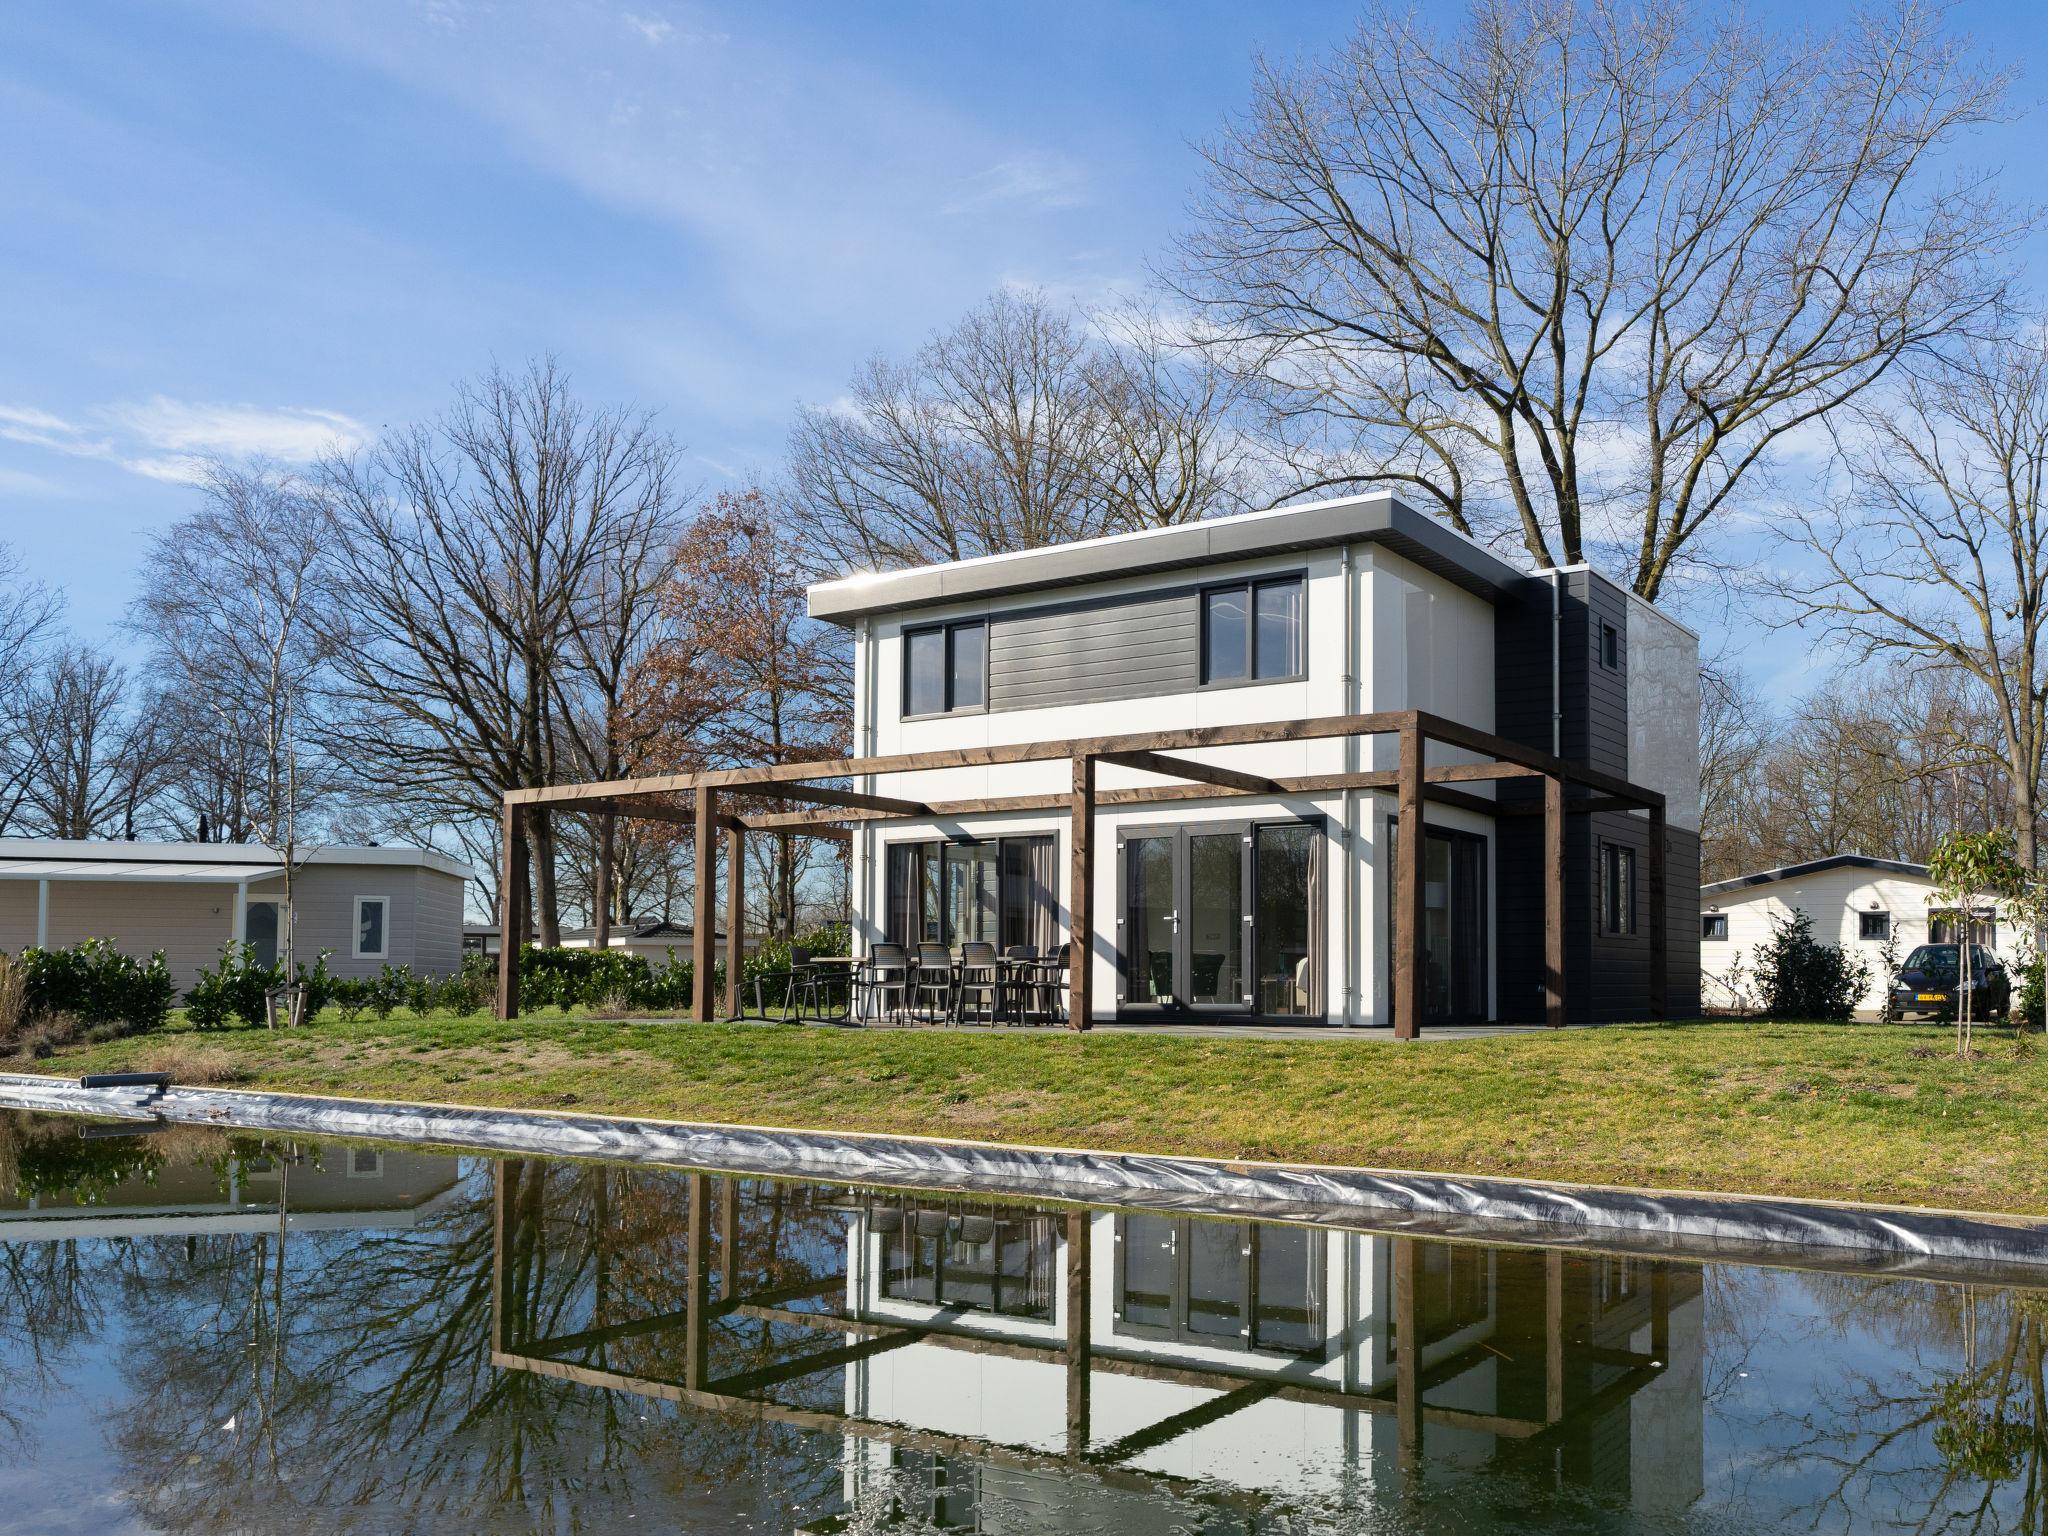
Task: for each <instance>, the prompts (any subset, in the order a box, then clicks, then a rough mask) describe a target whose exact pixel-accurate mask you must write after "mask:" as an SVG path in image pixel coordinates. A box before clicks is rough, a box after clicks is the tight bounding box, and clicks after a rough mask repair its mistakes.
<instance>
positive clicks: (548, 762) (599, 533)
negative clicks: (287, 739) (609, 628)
mask: <svg viewBox="0 0 2048 1536" xmlns="http://www.w3.org/2000/svg"><path fill="white" fill-rule="evenodd" d="M677 453H678V450H677V448H676V446H675V444H674V442H673V441H672V440H671V439H670V438H669V437H667V436H666V435H665V434H663V433H661V432H659V431H657V430H656V428H655V426H654V424H653V421H652V419H651V418H650V417H648V416H646V415H642V414H636V413H633V412H630V411H626V410H619V409H604V410H592V409H588V408H586V407H584V406H583V405H581V404H580V403H578V402H577V400H576V399H575V398H574V397H573V396H572V394H571V393H570V388H569V380H568V378H567V377H566V375H564V374H563V373H562V371H561V370H560V369H559V368H558V367H557V366H556V364H555V363H554V362H553V361H552V360H548V361H543V362H538V363H535V364H532V365H530V366H529V367H528V368H527V369H526V370H525V371H523V372H521V373H518V374H510V373H506V372H503V371H501V370H493V371H492V372H491V373H489V374H486V375H485V376H484V377H483V378H481V379H480V380H478V381H477V382H475V383H473V384H468V385H464V386H462V387H461V388H460V389H459V390H458V391H457V396H456V402H455V405H454V407H453V408H452V409H451V410H450V411H449V412H448V413H447V414H446V415H444V416H442V417H439V418H437V419H436V420H435V421H433V422H431V423H428V424H425V425H419V426H413V427H409V428H406V429H404V430H402V431H399V432H397V433H394V434H393V435H392V436H390V437H389V438H387V439H386V440H385V441H383V442H382V443H380V444H378V445H377V446H376V447H374V448H373V449H371V450H369V451H368V452H366V453H363V454H358V455H354V456H351V457H337V458H334V459H331V460H330V461H329V462H328V463H327V464H326V465H325V466H324V470H323V475H322V489H323V497H324V501H325V510H324V518H323V524H322V531H323V535H324V548H325V550H326V562H327V564H326V571H325V579H326V581H327V582H328V585H329V589H330V590H331V591H332V592H333V594H334V599H333V607H332V610H331V612H330V613H328V614H327V615H325V616H324V618H323V633H324V637H325V639H326V641H327V643H328V645H329V646H330V649H331V654H332V657H333V662H332V668H331V673H332V677H333V682H332V685H331V689H330V692H329V705H330V730H331V731H333V732H334V733H335V738H336V740H337V741H346V743H347V752H346V753H345V754H343V757H344V761H345V765H346V766H347V768H348V769H349V770H350V771H351V772H352V773H353V774H355V775H356V777H357V778H358V779H359V780H360V782H361V783H362V784H363V786H364V787H365V788H366V789H368V790H369V791H370V792H372V793H373V794H375V795H377V796H379V797H382V798H383V799H385V800H386V801H388V802H392V803H402V804H404V805H405V807H406V811H407V814H408V815H410V816H411V817H412V818H413V819H414V820H416V821H419V820H424V821H430V822H434V821H440V822H445V821H453V820H456V819H460V818H483V819H486V820H495V818H496V817H497V815H498V811H499V807H500V805H501V803H502V797H503V795H504V792H505V791H506V790H508V789H516V788H526V787H532V786H537V785H543V784H547V783H550V782H552V781H553V780H554V779H555V777H556V776H557V774H559V773H562V772H565V771H568V770H570V769H571V768H573V766H574V761H573V757H572V754H571V753H570V750H569V748H568V746H567V745H566V744H565V740H564V737H565V732H566V730H567V727H566V724H565V722H564V720H563V718H562V711H563V701H564V700H565V699H567V698H571V697H580V696H582V690H583V688H584V687H585V686H586V685H587V683H588V679H589V667H590V663H591V658H592V657H593V656H596V655H601V654H602V653H603V652H604V651H605V646H604V645H603V643H602V642H598V641H594V640H591V639H590V638H589V637H588V636H587V635H586V634H585V633H583V632H584V631H586V630H588V629H589V628H590V627H591V626H602V625H606V624H610V623H613V622H615V621H616V619H617V613H616V611H615V610H614V609H612V608H610V607H608V606H607V602H606V598H607V594H608V593H609V594H611V595H613V596H616V595H617V589H616V587H615V586H613V585H610V584H611V583H612V582H614V580H615V574H616V572H617V571H618V570H619V569H620V563H621V561H622V560H628V563H630V560H629V559H628V557H627V556H626V555H625V553H624V552H625V551H628V550H632V549H645V548H652V547H656V546H659V545H661V544H664V543H666V542H668V541H670V540H672V538H673V536H674V530H675V527H676V526H677V524H678V522H679V507H680V496H679V493H678V490H677V487H676V476H675V464H676V460H677ZM530 825H531V832H530V836H531V840H532V851H533V855H534V857H533V861H532V867H533V889H532V890H531V891H530V892H528V893H515V905H517V906H518V907H519V909H520V910H522V911H526V912H532V913H534V914H535V915H536V920H537V923H538V939H539V942H540V943H542V944H550V945H551V944H554V943H556V942H558V940H559V936H560V912H559V903H558V894H557V887H556V860H555V831H554V823H553V819H552V817H551V816H549V815H547V814H545V813H543V814H537V815H535V816H533V817H531V818H530ZM517 940H518V936H516V935H512V934H507V935H506V936H505V941H506V942H507V943H513V942H517Z"/></svg>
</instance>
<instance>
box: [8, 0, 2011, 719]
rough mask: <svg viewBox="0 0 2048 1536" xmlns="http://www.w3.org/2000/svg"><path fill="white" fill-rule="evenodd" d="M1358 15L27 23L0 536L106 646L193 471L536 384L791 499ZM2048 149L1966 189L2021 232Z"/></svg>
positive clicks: (496, 10) (279, 7)
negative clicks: (1023, 287) (874, 404)
mask: <svg viewBox="0 0 2048 1536" xmlns="http://www.w3.org/2000/svg"><path fill="white" fill-rule="evenodd" d="M1355 16H1356V8H1355V7H1354V6H1352V5H1347V4H1319V3H1312V0H1292V3H1290V4H1288V5H1286V6H1276V7H1270V8H1255V7H1248V6H1243V5H1229V4H1184V3H1176V4H1168V3H1163V0H1162V3H1160V4H1156V5H1137V4H1102V3H1089V4H1080V3H1075V4H1071V5H1051V4H1045V5H1022V6H1018V5H1012V6H995V5H973V4H964V3H963V4H952V5H940V4H923V5H919V4H884V3H872V4H861V5H846V4H839V5H828V4H824V3H818V4H815V5H795V4H762V5H749V6H744V7H742V6H708V5H707V6H690V5H680V4H674V3H669V0H618V3H597V0H554V3H550V4H532V5H523V4H514V3H486V0H344V3H341V4H319V5H315V4H305V5H289V4H284V3H277V4H256V3H249V4H235V3H228V0H192V3H174V0H173V3H148V4H124V3H116V0H96V3H93V4H87V5H68V4H60V3H56V0H48V3H35V0H30V3H24V4H20V5H14V6H9V7H7V8H5V10H4V11H0V146H4V150H5V152H4V153H0V207H4V210H5V211H4V215H0V539H4V540H6V541H8V542H10V543H12V544H14V545H15V546H16V547H17V548H18V549H19V550H20V552H21V553H22V554H23V555H24V556H25V557H26V559H27V561H28V563H29V565H30V567H31V568H32V569H33V570H34V571H36V572H37V573H38V574H40V575H41V576H42V577H44V579H46V580H49V581H52V582H54V583H58V584H61V585H62V586H63V587H64V588H65V589H66V590H67V592H68V594H69V598H70V613H71V622H72V624H73V627H74V628H75V629H76V630H77V631H78V632H79V633H80V634H82V635H83V636H85V637H87V638H94V639H99V638H109V637H110V636H111V631H112V626H113V624H114V623H115V621H116V620H117V619H118V618H119V616H120V613H121V610H122V607H123V605H124V604H125V602H126V601H127V597H128V594H129V591H130V589H131V586H132V582H133V578H134V574H135V566H136V561H137V558H138V553H139V548H140V543H141V539H142V537H143V535H144V534H145V533H146V532H148V531H149V530H151V529H154V528H157V527H161V526H163V525H165V524H166V523H168V522H170V521H172V520H173V519H175V518H176V517H178V516H179V515H180V514H181V513H182V512H183V511H185V510H187V509H188V508H189V506H190V504H191V495H192V492H191V490H190V488H189V487H188V486H186V485H185V484H183V483H182V482H181V481H180V480H179V479H178V478H177V476H178V475H179V473H180V472H181V465H183V464H184V463H185V462H186V461H188V460H189V458H190V456H191V455H193V454H195V453H203V452H209V451H224V452H229V453H244V452H258V451H260V452H267V453H269V454H271V455H273V456H275V457H279V458H282V459H284V460H287V461H290V460H292V459H294V458H303V457H305V456H306V455H308V454H310V453H311V452H313V451H314V450H315V448H316V447H317V446H318V445H319V444H321V443H322V442H325V441H327V440H330V439H332V438H333V437H335V436H336V435H337V434H338V435H340V436H342V437H344V438H347V437H356V436H361V435H366V434H371V433H374V432H375V431H376V430H377V429H378V428H379V427H380V426H382V425H385V424H395V423H399V422H403V421H407V420H410V419H413V418H416V417H418V416H421V415H424V414H427V413H430V412H432V411H434V410H436V409H438V408H439V407H440V406H441V405H442V404H443V403H444V402H445V401H446V399H447V397H448V392H449V386H450V385H451V384H452V383H453V382H454V381H455V380H457V379H460V378H464V377H468V376H470V375H473V374H475V373H476V372H477V371H479V370H480V369H482V368H484V367H486V366H488V365H489V364H490V363H491V362H492V361H493V360H500V361H504V362H508V363H516V362H519V361H521V360H523V359H524V358H526V357H528V356H530V355H533V354H536V353H539V352H543V351H553V352H555V353H557V354H558V355H559V356H560V358H561V359H562V361H563V362H564V363H565V364H566V366H567V367H568V368H569V370H570V371H571V372H572V374H573V375H574V376H575V378H576V381H577V383H578V385H579V387H580V388H581V389H582V390H583V391H584V392H585V393H586V394H588V395H591V396H593V397H596V398H600V399H607V400H626V401H633V402H637V403H640V404H643V405H647V406H652V407H654V408H656V409H657V410H658V411H659V412H660V414H661V417H662V419H663V421H664V423H665V424H666V425H667V426H668V427H669V428H670V430H672V431H673V432H674V433H675V434H676V435H677V436H678V437H679V438H680V439H681V440H682V441H683V442H684V443H686V444H687V445H688V446H689V450H690V453H691V455H692V460H693V467H694V469H695V470H696V472H697V474H698V475H699V477H700V478H701V480H702V482H703V484H704V486H705V489H706V490H707V491H710V490H716V489H718V488H720V487H721V486H723V485H726V484H729V483H732V482H733V481H736V480H739V479H743V478H745V477H747V476H749V475H750V474H752V473H755V472H759V471H763V470H767V469H770V468H772V466H773V465H774V463H775V461H776V459H777V457H778V455H779V453H780V450H781V447H782V442H783V436H784V432H785V430H786V428H787V425H788V422H789V418H790V413H791V411H792V409H793V407H794V406H795V405H797V404H798V403H799V402H800V401H826V400H830V399H831V398H833V397H834V396H835V395H836V394H837V393H838V392H839V391H840V390H841V389H842V388H843V386H844V383H845V381H846V379H847V378H848V376H849V375H850V373H851V372H852V370H853V369H854V368H855V366H856V365H857V364H858V363H859V362H860V361H861V360H862V359H863V358H865V357H866V356H868V355H870V354H872V353H874V352H877V351H883V352H889V353H901V352H904V351H907V350H908V349H910V348H912V347H914V346H915V345H916V344H917V343H918V342H919V341H920V340H922V339H923V337H924V336H925V335H927V334H928V333H929V332H930V331H932V330H933V329H934V328H936V327H939V326H942V325H944V324H946V323H948V322H950V321H951V320H953V319H954V318H956V317H957V316H958V315H959V314H960V313H961V312H962V311H963V310H964V309H966V308H967V307H968V306H970V305H972V304H973V303H975V302H976V301H977V300H978V299H980V298H981V297H982V296H984V295H985V294H987V293H988V292H989V291H990V290H991V289H993V288H995V287H997V286H998V285H1000V284H1003V283H1029V284H1035V285H1039V286H1042V287H1045V288H1048V289H1050V290H1052V291H1054V292H1056V293H1070V294H1072V295H1074V296H1076V297H1079V298H1081V299H1084V300H1096V299H1101V298H1105V297H1108V296H1110V295H1112V294H1114V293H1117V292H1121V291H1129V290H1134V289H1136V288H1138V287H1139V286H1141V285H1142V284H1143V283H1144V281H1145V278H1146V271H1147V263H1148V261H1150V260H1152V259H1154V258H1156V257H1157V256H1159V255H1160V254H1161V253H1162V252H1163V251H1164V250H1165V248H1166V245H1167V242H1168V241H1169V239H1170V238H1171V235H1172V233H1173V231H1174V230H1175V229H1176V227H1178V225H1179V222H1180V220H1181V218H1182V216H1183V209H1184V206H1185V201H1186V198H1187V194H1188V192H1189V189H1190V187H1191V185H1192V183H1193V181H1194V177H1195V156H1194V154H1193V151H1192V149H1191V148H1190V141H1191V140H1192V139H1194V138H1197V137H1199V136H1201V135H1203V134H1204V133H1206V132H1208V131H1209V130H1211V129H1212V128H1213V127H1214V126H1215V125H1216V124H1217V123H1218V122H1219V121H1220V120H1221V118H1222V117H1223V116H1224V115H1225V114H1226V113H1228V112H1231V111H1234V110H1236V109H1238V108H1239V107H1241V106H1242V105H1243V103H1244V102H1245V100H1246V96H1247V82H1248V80H1249V76H1250V70H1251V61H1252V57H1253V54H1254V52H1255V51H1256V50H1259V49H1264V50H1265V51H1266V52H1268V53H1270V54H1272V55H1275V56H1278V57H1283V58H1284V57H1288V56H1291V55H1294V54H1297V53H1304V52H1316V51H1320V50H1321V49H1323V48H1325V47H1326V46H1328V45H1329V44H1330V43H1331V42H1332V41H1333V40H1335V39H1336V38H1338V37H1340V36H1342V35H1343V34H1344V32H1346V31H1347V30H1348V29H1349V27H1350V26H1351V25H1352V23H1353V21H1354V18H1355ZM1958 21H1959V23H1960V24H1961V25H1962V26H1964V27H1965V28H1967V29H1968V30H1969V31H1971V32H1972V33H1973V34H1974V35H1975V36H1976V37H1977V38H1978V39H1979V40H1980V41H1981V42H1982V43H1984V44H1985V45H1986V47H1987V48H1988V49H1989V50H1991V51H1992V52H1993V53H1995V55H1996V56H1997V57H1998V58H1999V59H2001V60H2002V61H2004V62H2008V63H2012V64H2014V65H2017V66H2019V67H2020V68H2021V69H2022V70H2026V69H2027V68H2028V67H2029V66H2030V65H2031V64H2032V63H2033V62H2034V59H2035V57H2037V56H2038V55H2039V54H2040V53H2041V52H2042V51H2043V46H2044V44H2043V31H2044V29H2043V27H2042V25H2041V23H2040V21H2039V15H2038V11H2036V10H2035V9H2034V8H2032V7H2028V6H2023V5H2017V4H2013V5H2008V4H2004V3H1998V4H1981V5H1973V6H1964V7H1962V8H1961V9H1960V10H1959V12H1958ZM2020 91H2021V97H2020V101H2021V103H2022V105H2025V104H2026V103H2029V102H2031V101H2033V100H2035V99H2037V98H2038V97H2039V95H2040V94H2041V87H2040V84H2039V82H2038V81H2035V80H2028V79H2023V80H2022V82H2021V86H2020ZM2042 123H2043V117H2042V114H2041V112H2040V111H2038V110H2035V111H2033V112H2031V114H2030V116H2029V118H2028V119H2027V120H2026V121H2025V122H2022V123H2020V124H2016V125H2014V126H2013V127H2012V128H2010V129H2007V130H2002V131H2000V132H1999V133H1996V134H1993V135H1990V136H1987V138H1986V140H1985V141H1984V143H1983V144H1982V145H1980V146H1974V147H1973V150H1972V153H1971V158H1972V159H1973V160H1976V161H1979V162H1989V163H1992V164H2000V163H2004V162H2008V161H2009V162H2010V167H2009V170H2008V175H2009V177H2010V178H2011V180H2012V183H2013V186H2012V191H2013V195H2014V196H2016V197H2019V198H2022V199H2025V198H2038V197H2040V196H2041V195H2042V190H2043V187H2044V185H2048V173H2044V172H2043V170H2042V169H2041V166H2040V161H2041V157H2040V155H2039V153H2038V150H2037V148H2035V147H2034V146H2037V145H2038V143H2039V141H2040V129H2041V126H2042ZM1695 617H1696V618H1697V619H1699V620H1701V621H1702V622H1703V623H1704V624H1705V626H1706V627H1708V628H1709V629H1710V630H1716V629H1718V628H1719V621H1718V619H1716V618H1715V616H1713V615H1707V614H1699V615H1695ZM1757 660H1758V663H1759V670H1761V671H1764V672H1767V673H1771V674H1774V675H1778V676H1781V677H1782V678H1784V679H1785V680H1786V681H1787V682H1789V681H1790V680H1791V679H1792V678H1793V677H1795V676H1796V674H1797V669H1798V667H1799V666H1800V664H1801V663H1800V660H1799V658H1798V657H1797V655H1796V653H1794V654H1792V655H1786V654H1783V653H1782V651H1781V652H1780V654H1779V655H1778V656H1777V658H1776V659H1775V660H1774V662H1773V663H1772V664H1771V665H1769V666H1764V665H1762V662H1763V658H1761V657H1759V658H1757Z"/></svg>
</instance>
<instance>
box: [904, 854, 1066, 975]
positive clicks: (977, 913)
mask: <svg viewBox="0 0 2048 1536" xmlns="http://www.w3.org/2000/svg"><path fill="white" fill-rule="evenodd" d="M1055 846H1056V845H1055V843H1054V841H1053V839H1052V838H1050V837H1005V838H1000V839H995V840H992V841H989V842H985V843H976V842H931V843H891V844H890V845H889V853H888V892H887V895H888V906H887V911H888V922H887V933H888V939H889V942H890V943H892V944H904V945H915V944H920V943H922V944H944V945H946V946H948V947H949V948H950V947H955V946H958V945H961V944H968V943H988V944H996V945H1000V946H1002V947H1003V948H1006V949H1007V948H1008V947H1009V946H1011V945H1013V944H1029V945H1032V946H1034V947H1035V948H1036V949H1037V950H1038V951H1039V953H1040V954H1050V953H1051V952H1052V951H1053V949H1054V948H1055V947H1056V946H1057V945H1058V943H1059V926H1058V920H1059V900H1058V894H1057V880H1058V870H1057V868H1056V855H1055Z"/></svg>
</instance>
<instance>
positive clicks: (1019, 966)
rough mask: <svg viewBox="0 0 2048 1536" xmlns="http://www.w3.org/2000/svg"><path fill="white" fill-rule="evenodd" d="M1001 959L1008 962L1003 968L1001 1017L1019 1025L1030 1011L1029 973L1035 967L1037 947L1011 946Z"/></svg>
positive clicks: (1030, 945)
mask: <svg viewBox="0 0 2048 1536" xmlns="http://www.w3.org/2000/svg"><path fill="white" fill-rule="evenodd" d="M1003 958H1004V959H1005V960H1007V961H1008V962H1009V964H1008V965H1006V966H1005V967H1004V968H1003V1003H1002V1013H1003V1017H1004V1018H1005V1019H1006V1020H1009V1021H1010V1022H1012V1023H1021V1022H1023V1021H1024V1018H1025V1015H1026V1014H1027V1013H1028V1012H1029V1011H1030V1003H1031V973H1032V971H1033V970H1034V969H1035V967H1036V965H1037V961H1038V946H1037V945H1036V944H1012V945H1011V946H1010V947H1009V948H1008V949H1006V950H1004V951H1003Z"/></svg>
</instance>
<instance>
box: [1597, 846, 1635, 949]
mask: <svg viewBox="0 0 2048 1536" xmlns="http://www.w3.org/2000/svg"><path fill="white" fill-rule="evenodd" d="M1600 929H1601V931H1602V932H1603V933H1610V934H1631V933H1634V932H1635V931H1636V851H1635V849H1633V848H1624V847H1622V846H1621V845H1620V844H1619V843H1602V844H1601V845H1600Z"/></svg>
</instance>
